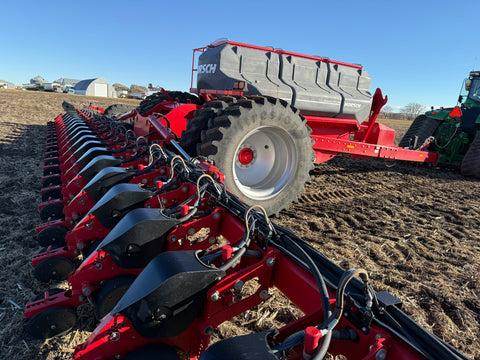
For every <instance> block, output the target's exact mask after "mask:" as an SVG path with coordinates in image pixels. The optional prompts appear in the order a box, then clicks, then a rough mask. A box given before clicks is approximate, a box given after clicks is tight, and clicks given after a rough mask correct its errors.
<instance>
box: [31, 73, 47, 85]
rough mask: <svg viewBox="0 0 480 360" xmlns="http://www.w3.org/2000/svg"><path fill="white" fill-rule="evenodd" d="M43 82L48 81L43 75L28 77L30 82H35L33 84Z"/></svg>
mask: <svg viewBox="0 0 480 360" xmlns="http://www.w3.org/2000/svg"><path fill="white" fill-rule="evenodd" d="M45 83H48V81H47V80H45V79H44V78H43V77H41V76H40V75H38V76H35V77H34V78H32V79H30V84H35V85H43V84H45Z"/></svg>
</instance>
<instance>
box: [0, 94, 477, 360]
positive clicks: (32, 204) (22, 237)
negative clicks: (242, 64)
mask: <svg viewBox="0 0 480 360" xmlns="http://www.w3.org/2000/svg"><path fill="white" fill-rule="evenodd" d="M64 99H65V100H67V101H69V102H72V103H73V104H74V105H75V106H77V107H80V106H81V103H87V102H94V103H95V105H97V106H104V107H105V106H108V105H111V104H114V103H117V102H119V100H115V99H105V98H89V97H85V96H79V95H66V94H54V93H37V92H26V91H16V90H1V89H0V203H1V204H2V206H1V208H0V214H1V216H0V283H1V286H0V359H22V360H23V359H68V358H69V356H70V354H71V351H72V350H73V348H74V347H75V345H77V344H79V343H81V342H83V341H84V340H85V338H86V337H87V336H88V334H89V331H91V330H93V328H94V327H95V324H94V321H93V320H92V319H91V309H89V307H88V305H87V306H84V307H83V308H81V309H79V314H80V321H79V323H80V325H79V328H78V329H77V330H74V331H72V332H71V333H69V334H68V335H66V336H63V337H60V338H56V339H51V340H47V341H39V340H33V339H31V338H29V337H28V336H27V335H26V334H25V333H24V332H23V316H24V311H23V307H24V305H25V304H26V303H28V302H29V301H31V300H32V298H34V297H35V296H36V295H38V294H39V293H40V292H41V291H43V290H45V289H47V288H48V287H49V286H48V285H44V284H41V283H40V282H38V281H36V280H35V279H34V278H33V275H32V266H31V257H32V255H34V254H36V253H37V252H38V251H39V245H38V243H37V241H36V240H35V231H34V228H35V226H36V225H37V224H38V223H40V218H39V217H38V211H37V204H38V202H39V201H40V188H41V182H40V179H41V176H42V175H41V169H42V162H43V152H44V146H45V124H46V122H47V121H50V120H53V119H54V118H55V116H56V115H58V114H59V113H61V112H63V110H62V107H61V103H62V101H63V100H64ZM121 102H122V103H127V104H132V105H136V104H138V103H139V101H137V100H122V101H121ZM382 122H383V123H385V124H386V125H388V126H390V127H392V128H394V129H396V130H397V131H398V133H397V136H398V137H401V136H402V134H403V133H404V132H405V131H406V129H407V128H408V126H409V123H408V122H405V121H387V120H385V121H382ZM397 141H398V140H397ZM386 165H390V164H386V163H384V162H383V161H379V160H350V159H346V158H341V157H337V158H335V159H334V160H333V161H331V162H328V163H325V164H321V165H317V166H316V167H315V169H314V171H313V172H312V174H311V182H310V183H309V184H308V185H307V192H306V194H305V195H303V196H302V197H301V198H300V201H299V203H298V204H295V205H292V206H291V207H290V209H289V210H288V211H284V212H283V213H282V214H281V215H280V217H279V219H277V220H275V221H277V222H278V223H279V224H281V225H286V226H288V227H290V228H291V229H293V230H294V231H295V232H296V233H297V234H298V235H299V236H300V237H302V238H303V239H305V240H306V241H308V242H309V243H310V244H312V245H313V246H315V247H316V248H318V249H319V250H320V251H321V252H323V253H324V254H325V255H326V256H327V257H329V258H330V259H331V260H333V261H334V262H336V263H337V264H339V265H340V266H342V267H344V268H352V267H362V268H365V269H366V270H368V272H369V273H370V276H371V278H372V281H373V285H374V287H375V288H376V289H377V290H388V291H389V292H391V293H392V294H394V295H396V296H397V297H399V298H400V299H401V300H402V301H403V309H404V311H405V312H407V313H408V314H410V315H411V316H412V317H413V318H414V319H415V320H416V321H417V322H419V323H420V324H421V325H423V326H424V327H426V328H427V329H429V330H431V331H432V332H433V333H435V334H436V335H437V336H439V337H440V338H442V339H444V340H445V341H446V342H448V343H450V344H452V345H453V346H455V347H456V348H458V349H459V350H460V351H461V352H463V353H464V354H465V355H467V356H470V357H472V358H475V359H480V345H479V343H480V302H479V295H480V256H479V254H480V245H479V244H480V243H479V239H480V228H479V225H478V224H479V222H478V219H479V218H480V184H479V182H478V180H473V179H469V178H464V177H462V176H461V175H459V174H458V173H457V172H456V171H454V170H450V169H438V168H430V167H417V166H413V165H409V164H404V163H396V164H395V166H394V167H387V166H386ZM52 285H54V284H52ZM273 303H274V302H273V301H271V300H269V301H267V304H266V306H264V307H262V308H259V309H257V310H256V311H254V312H252V313H251V314H249V319H248V321H247V320H246V318H245V317H242V316H240V317H238V318H236V319H235V320H233V321H232V322H228V323H226V324H223V325H222V326H221V327H220V329H219V331H218V332H217V336H223V335H226V334H229V333H232V332H236V333H241V332H242V331H243V330H242V329H236V327H235V326H236V325H243V324H245V323H248V324H250V327H252V326H253V327H254V328H257V329H265V328H269V327H270V326H273V325H275V323H277V322H278V320H279V319H278V317H280V315H281V314H280V313H278V312H274V311H272V307H273V305H272V304H273ZM276 303H277V304H278V301H277V302H276ZM277 313H278V315H277ZM283 315H284V314H283ZM252 324H253V325H252Z"/></svg>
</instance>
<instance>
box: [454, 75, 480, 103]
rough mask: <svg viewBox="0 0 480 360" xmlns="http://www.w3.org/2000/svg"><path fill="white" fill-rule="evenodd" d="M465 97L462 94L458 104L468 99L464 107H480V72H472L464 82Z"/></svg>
mask: <svg viewBox="0 0 480 360" xmlns="http://www.w3.org/2000/svg"><path fill="white" fill-rule="evenodd" d="M464 83H465V86H462V90H463V89H465V95H464V94H463V93H461V94H460V96H459V98H458V102H460V103H462V102H463V98H464V97H466V99H465V102H463V105H464V106H465V107H480V71H471V72H470V76H469V77H468V78H467V79H465V81H464Z"/></svg>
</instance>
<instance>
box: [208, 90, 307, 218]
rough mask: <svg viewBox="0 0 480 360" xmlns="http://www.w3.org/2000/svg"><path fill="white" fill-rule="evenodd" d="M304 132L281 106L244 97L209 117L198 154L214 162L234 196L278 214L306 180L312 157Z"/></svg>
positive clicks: (287, 108) (301, 121)
mask: <svg viewBox="0 0 480 360" xmlns="http://www.w3.org/2000/svg"><path fill="white" fill-rule="evenodd" d="M310 132H311V130H310V128H309V127H308V126H307V125H306V121H305V119H304V118H303V117H302V116H301V115H300V114H299V112H298V110H296V109H295V108H293V107H291V106H290V105H289V104H288V103H287V102H285V101H283V100H279V99H275V98H270V97H268V98H267V97H262V96H254V97H249V98H246V99H240V100H239V101H238V102H237V103H234V104H231V105H230V106H229V107H228V108H226V109H225V110H224V111H223V112H222V113H221V114H220V116H217V117H216V118H213V119H210V121H209V124H208V130H207V131H205V132H203V134H202V145H201V147H200V155H203V156H208V157H209V158H210V159H212V160H213V161H214V162H215V165H216V166H217V167H218V168H219V169H220V171H221V172H222V173H223V174H224V175H225V185H226V187H227V188H228V189H229V190H230V191H232V192H233V193H234V194H235V195H237V196H238V197H239V198H241V199H242V200H243V201H245V202H246V203H247V204H250V205H261V206H263V207H264V208H265V210H266V211H267V214H269V215H272V214H274V215H278V213H279V212H280V211H281V210H283V209H286V208H287V207H288V205H289V204H290V203H291V202H292V201H296V200H297V197H298V195H299V194H300V193H302V192H303V191H304V185H305V182H306V181H308V180H309V172H310V170H311V169H312V168H313V159H314V152H313V150H312V145H313V140H312V138H311V137H310Z"/></svg>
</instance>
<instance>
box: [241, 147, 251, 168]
mask: <svg viewBox="0 0 480 360" xmlns="http://www.w3.org/2000/svg"><path fill="white" fill-rule="evenodd" d="M252 160H253V151H252V149H250V148H248V147H246V148H243V149H242V150H240V152H239V153H238V161H239V162H240V164H242V165H248V164H250V163H251V162H252Z"/></svg>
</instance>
